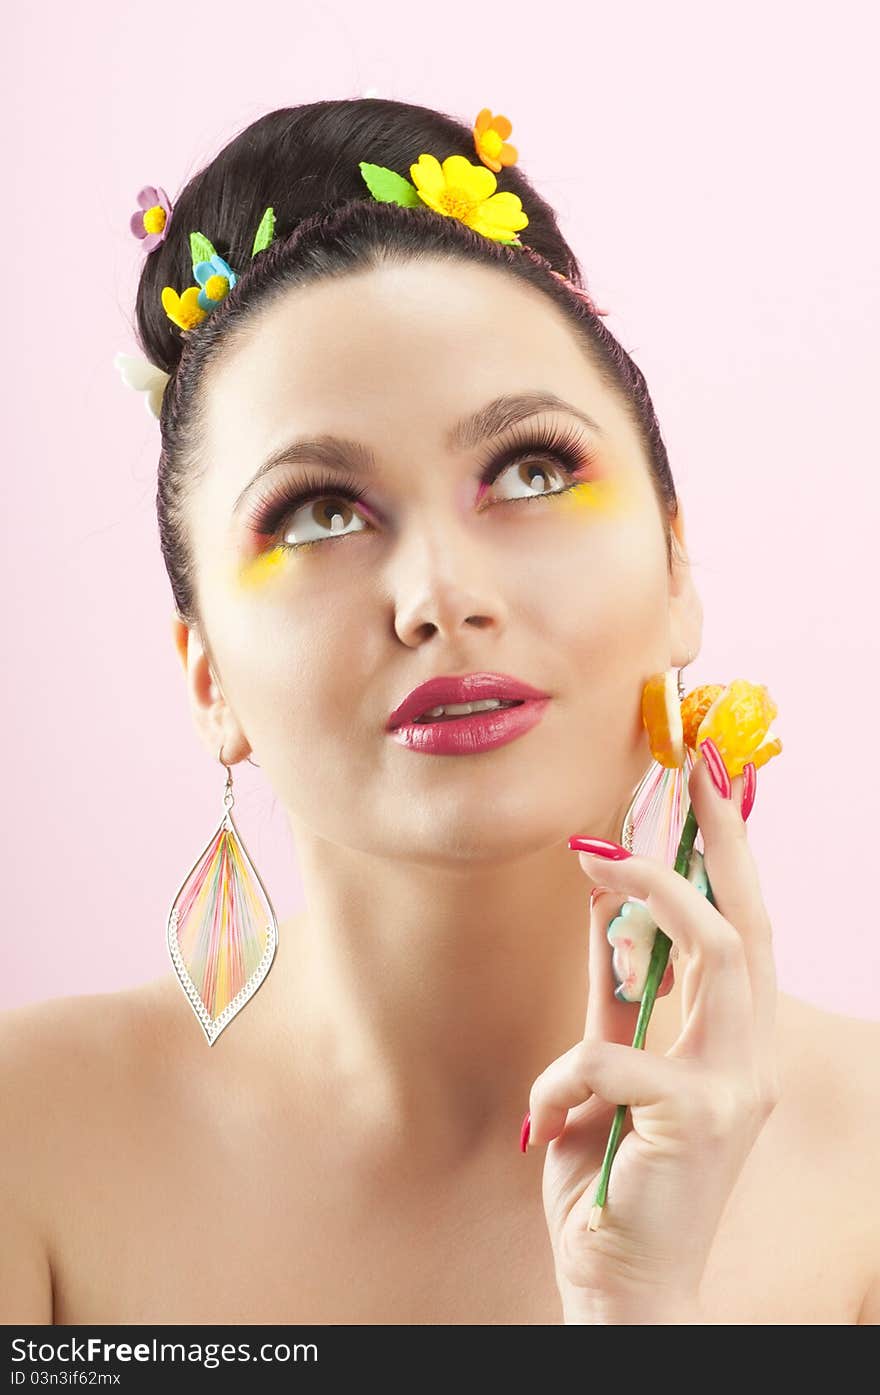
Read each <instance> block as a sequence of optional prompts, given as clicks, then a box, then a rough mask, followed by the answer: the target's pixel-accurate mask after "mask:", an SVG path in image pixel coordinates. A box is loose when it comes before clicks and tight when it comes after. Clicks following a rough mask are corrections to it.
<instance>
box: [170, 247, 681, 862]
mask: <svg viewBox="0 0 880 1395" xmlns="http://www.w3.org/2000/svg"><path fill="white" fill-rule="evenodd" d="M548 394H552V395H553V396H554V397H555V398H558V399H560V401H562V402H565V403H568V404H570V405H571V408H572V409H574V411H575V412H578V413H581V414H583V416H584V417H586V418H589V419H590V420H591V421H592V422H593V423H594V424H593V425H589V424H588V423H587V422H585V421H584V420H583V419H581V418H579V417H578V416H576V415H574V414H573V413H570V412H567V411H565V410H564V409H563V408H561V407H557V408H554V409H548V408H546V407H545V408H543V409H542V410H541V411H540V412H539V413H538V414H534V413H532V414H529V415H525V416H523V413H525V412H527V411H528V408H529V406H530V405H532V403H530V402H529V400H528V399H532V402H533V400H534V399H535V398H536V396H537V395H548ZM520 396H522V397H524V398H525V399H527V400H526V402H525V405H523V404H519V405H517V404H516V403H514V404H512V405H511V402H510V399H513V398H518V397H520ZM501 398H503V399H506V400H507V408H506V410H507V420H508V421H510V420H511V418H512V416H513V415H519V416H521V417H522V419H521V420H519V422H518V423H517V424H516V425H514V426H510V425H508V426H506V427H505V426H504V425H503V412H502V414H501V417H502V420H499V419H496V420H495V421H494V422H492V423H491V431H492V434H490V435H489V436H488V437H486V438H485V439H482V440H479V441H478V440H477V439H476V438H477V437H479V436H481V435H482V430H481V428H483V429H485V427H486V426H487V424H489V423H488V422H487V410H488V409H489V408H490V406H491V404H493V403H496V402H497V400H498V399H501ZM206 402H207V468H206V471H205V474H204V476H203V478H202V479H201V480H200V481H199V483H198V485H197V487H196V489H195V492H194V494H193V495H192V498H191V500H190V505H189V508H190V512H189V518H190V529H191V540H192V547H193V550H194V557H195V561H196V568H197V575H198V599H199V604H200V607H201V614H202V617H203V622H204V626H205V630H206V633H207V639H208V644H209V646H210V651H211V653H210V655H206V654H205V653H204V652H203V650H202V648H201V645H200V643H199V640H198V636H197V635H196V634H195V632H193V633H192V634H190V633H189V632H188V631H186V629H185V627H181V626H178V630H177V643H178V647H179V649H180V652H181V655H182V657H183V658H184V660H185V662H186V664H187V668H188V675H189V686H190V695H191V698H192V701H193V703H194V707H195V712H196V717H197V720H198V722H199V724H200V727H201V729H202V731H203V733H204V736H205V740H206V743H207V745H208V746H209V748H210V749H211V752H212V754H213V755H214V756H216V754H217V752H218V750H219V747H220V744H221V741H222V742H223V744H224V758H225V759H226V760H227V761H228V762H230V763H233V762H235V761H236V760H239V759H242V758H243V757H244V756H246V755H247V754H248V752H249V751H251V750H252V751H253V752H254V756H255V759H256V760H257V761H258V763H259V764H260V766H261V767H262V769H263V772H264V775H265V777H266V779H267V780H268V782H269V783H270V785H271V786H272V788H273V790H274V791H275V793H276V794H277V796H278V798H279V799H281V801H282V802H283V803H284V805H285V807H286V809H287V812H288V815H289V817H290V819H291V821H292V823H293V825H294V827H295V828H296V829H298V830H300V831H305V832H307V833H309V834H312V835H314V836H317V837H319V838H321V839H324V840H328V841H329V842H330V843H337V844H344V845H346V846H348V847H357V848H360V849H362V850H364V851H367V852H370V853H375V854H378V855H384V856H394V857H396V858H400V857H405V858H406V857H408V858H412V859H415V860H419V861H434V860H446V861H455V860H461V861H462V862H464V861H468V862H473V861H474V860H475V859H476V860H479V859H490V860H491V859H493V858H495V857H507V856H514V855H516V854H517V853H523V852H527V851H531V850H536V849H538V848H541V847H544V846H547V845H549V844H552V843H557V842H558V841H559V840H562V839H565V838H567V837H568V835H569V834H570V833H571V832H572V831H575V830H578V829H580V830H585V831H588V832H590V833H597V832H600V831H602V830H603V829H605V828H606V825H607V820H608V814H609V810H610V809H612V808H614V809H618V808H619V809H620V810H621V813H622V810H623V809H624V808H625V807H626V803H627V802H628V799H629V796H630V795H631V793H632V790H633V788H634V785H635V784H636V782H637V780H638V778H639V777H640V775H641V773H642V772H643V771H644V769H645V768H646V765H647V763H648V762H649V760H650V754H649V752H648V748H647V744H646V738H645V733H644V731H643V729H642V726H641V720H640V699H641V690H642V685H643V683H644V681H645V679H646V677H647V676H648V675H649V674H650V673H652V672H654V671H657V670H659V669H663V668H666V667H668V666H669V665H670V663H674V662H678V663H683V662H685V661H686V658H687V655H688V652H690V653H691V654H694V653H696V650H697V648H698V647H699V602H698V600H697V598H696V596H695V595H694V593H693V589H692V586H691V583H690V578H689V575H688V573H687V569H686V566H685V565H684V564H678V563H676V567H675V570H674V571H673V573H672V575H670V573H669V571H668V568H667V559H666V548H665V537H664V530H663V524H662V516H661V512H660V505H659V503H658V500H657V496H656V494H655V492H654V488H653V485H652V482H651V478H650V475H649V471H648V465H647V461H646V459H645V456H644V453H643V451H642V449H641V447H640V444H639V442H638V439H637V436H636V432H635V429H634V427H633V426H632V424H631V423H630V421H629V420H628V419H627V417H626V415H625V413H624V411H623V409H622V407H621V405H620V404H619V402H618V401H617V399H616V398H615V397H614V396H613V395H612V394H611V393H610V392H609V391H608V390H607V389H606V388H605V387H603V385H602V383H601V381H600V378H599V376H598V374H597V372H596V371H595V369H594V368H592V367H591V365H590V364H589V362H588V361H587V359H586V358H585V356H584V353H583V350H582V349H581V348H580V346H579V344H578V341H577V340H576V338H575V336H574V333H573V331H572V330H571V329H570V327H569V326H568V324H567V323H566V321H565V319H564V318H563V317H562V315H561V314H559V313H558V312H557V311H556V309H555V308H554V307H553V306H552V304H551V303H550V302H549V301H548V300H547V299H546V297H544V296H542V295H541V293H540V292H538V291H537V290H535V289H533V288H532V287H530V286H527V285H525V284H522V283H520V282H518V281H516V280H514V279H513V278H512V277H509V276H507V275H505V274H504V273H503V271H501V270H498V271H495V270H494V269H492V268H489V267H481V266H476V265H469V264H460V263H456V264H453V265H450V264H443V263H442V262H440V261H429V262H427V263H424V264H421V265H418V264H414V263H410V264H407V265H403V266H391V265H383V266H382V267H380V268H377V269H374V270H371V271H369V272H365V273H359V274H357V275H352V276H346V277H342V278H340V279H339V280H337V281H329V282H323V283H322V284H320V285H315V286H311V287H307V288H305V289H302V290H295V291H292V292H290V293H289V294H288V295H287V297H286V298H284V299H282V300H281V301H280V302H278V303H277V304H275V305H273V306H272V307H271V308H269V309H268V310H267V311H265V312H263V314H262V316H261V318H259V319H258V321H255V322H254V324H253V326H252V328H251V329H250V331H249V333H248V336H247V338H246V339H244V340H243V341H242V342H241V343H239V344H238V345H236V346H234V348H233V347H230V349H229V350H228V351H227V354H226V355H225V356H224V358H223V359H222V361H219V362H218V363H217V364H216V365H215V367H214V369H213V374H212V377H211V378H210V379H209V381H207V383H206ZM481 413H482V414H484V415H483V418H482V419H481V417H480V414H481ZM468 423H470V424H469V425H468ZM548 432H549V433H551V435H552V434H553V433H555V434H556V435H558V436H559V437H561V439H562V450H561V453H560V449H559V447H558V446H557V447H556V448H555V449H554V448H553V447H552V446H551V448H550V449H548V448H547V445H546V444H543V445H542V444H540V442H541V440H542V438H543V437H546V436H547V434H548ZM320 436H324V437H326V436H333V437H337V438H341V439H344V441H345V442H347V443H348V447H347V455H346V456H345V458H344V459H343V455H342V453H341V448H340V447H338V446H330V445H328V444H326V443H325V445H324V449H323V450H322V451H321V453H320V455H319V454H318V452H317V451H316V449H315V448H314V447H308V448H306V449H305V450H304V451H303V450H301V451H300V457H299V458H298V459H297V460H296V461H294V462H293V463H287V464H283V463H280V464H276V465H275V466H274V467H273V468H271V469H270V470H268V471H267V472H265V473H263V475H262V477H261V478H260V479H259V480H257V481H256V482H253V481H254V476H256V475H257V474H258V472H259V471H260V467H261V465H263V463H264V462H265V461H266V460H267V459H268V458H269V457H270V456H273V455H275V454H276V453H278V452H279V451H280V450H281V449H282V448H284V447H287V446H288V445H290V444H291V443H292V442H294V441H295V440H297V439H298V438H305V437H320ZM511 443H514V444H516V443H519V444H520V445H521V446H524V447H525V449H524V450H523V451H521V452H520V454H519V457H515V458H514V459H513V463H510V464H507V465H505V466H504V468H503V469H502V470H501V471H500V473H498V475H497V477H496V478H495V479H494V481H493V482H492V483H491V484H484V486H483V488H482V491H481V489H480V482H479V476H480V472H481V471H483V470H484V467H487V466H489V465H491V464H497V463H498V462H500V461H501V460H502V452H503V451H504V450H505V447H506V446H508V445H510V444H511ZM530 443H531V444H530ZM368 461H371V462H372V463H371V464H370V465H369V467H368V468H367V467H366V463H367V462H368ZM337 462H338V463H337ZM567 467H568V468H567ZM569 470H576V471H577V474H576V475H574V476H572V475H571V474H570V473H569V472H568V471H569ZM306 477H308V480H309V482H313V481H314V480H315V479H317V480H318V482H319V484H320V486H321V490H320V497H312V498H311V500H310V501H309V502H306V503H304V504H303V503H300V504H297V503H296V502H295V496H296V493H297V491H298V490H299V489H300V488H302V487H303V486H304V481H305V478H306ZM347 479H350V480H352V481H353V482H354V483H355V484H356V485H357V486H358V487H360V488H362V489H363V490H364V495H363V498H362V500H359V501H357V502H355V501H352V500H350V499H347V498H346V497H345V495H344V493H343V495H342V496H341V497H340V494H339V491H340V489H341V487H342V486H343V484H344V483H345V481H346V480H347ZM324 481H326V487H324ZM572 483H575V484H576V485H577V487H576V488H574V489H572V490H571V491H570V492H569V493H568V494H560V493H559V492H558V491H561V490H562V489H563V488H564V487H565V486H566V485H569V484H572ZM551 495H555V496H556V497H550V496H551ZM536 496H540V497H536ZM267 499H268V501H269V503H270V504H271V505H272V506H273V513H272V517H271V519H270V520H269V522H268V523H266V522H265V521H264V518H265V509H264V503H265V501H266V500H267ZM275 505H277V507H275ZM261 515H262V517H261ZM255 519H256V522H255V521H254V520H255ZM260 529H262V530H263V531H260ZM306 542H308V543H309V544H311V545H309V546H302V545H300V546H295V544H296V543H300V544H302V543H306ZM211 659H213V662H214V664H215V665H216V667H215V668H214V669H212V667H211ZM474 671H492V672H496V673H498V672H500V673H503V674H509V675H513V676H514V677H516V678H519V679H522V680H525V681H526V682H527V683H530V684H532V685H533V686H534V687H535V688H538V689H540V690H541V691H543V692H544V693H547V694H549V695H550V699H551V700H550V701H549V702H548V703H547V704H546V707H545V710H544V715H543V717H542V719H541V720H540V721H539V722H538V723H537V725H535V726H533V727H532V728H531V729H530V730H529V731H527V732H526V733H525V734H524V735H522V736H520V737H518V738H517V739H515V740H512V741H508V742H507V743H506V744H503V745H500V746H496V747H494V748H492V749H488V750H481V751H477V752H473V753H471V754H467V755H438V754H424V753H422V752H418V751H414V750H412V749H409V748H407V747H406V746H404V745H401V744H400V743H399V742H398V741H397V740H395V739H394V737H393V736H392V735H390V734H389V732H388V730H387V722H388V718H389V715H390V713H391V711H392V709H393V708H395V707H396V706H397V704H398V703H399V702H400V701H401V699H402V698H403V697H404V696H405V694H406V693H408V692H409V691H410V690H411V689H412V688H414V687H415V686H416V685H417V684H420V683H422V682H424V681H425V680H426V679H428V678H432V677H435V676H437V675H447V676H448V675H461V674H465V673H471V672H474ZM212 677H213V678H214V680H215V681H214V683H212ZM607 831H608V832H609V833H611V834H612V836H613V834H614V832H618V833H619V827H617V828H616V829H614V828H609V829H607Z"/></svg>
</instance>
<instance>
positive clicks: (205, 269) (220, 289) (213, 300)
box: [193, 252, 238, 311]
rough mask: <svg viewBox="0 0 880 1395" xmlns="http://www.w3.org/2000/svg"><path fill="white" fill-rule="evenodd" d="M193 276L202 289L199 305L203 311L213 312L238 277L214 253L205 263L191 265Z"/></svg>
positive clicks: (226, 263)
mask: <svg viewBox="0 0 880 1395" xmlns="http://www.w3.org/2000/svg"><path fill="white" fill-rule="evenodd" d="M193 276H194V277H195V278H196V280H197V281H198V283H199V285H200V286H201V287H202V289H201V291H200V292H199V297H198V300H199V305H200V306H201V308H202V309H203V310H207V311H210V310H213V309H214V307H215V305H219V303H220V301H221V300H225V298H226V296H228V294H229V292H230V291H231V290H232V287H233V286H234V285H235V283H236V281H237V280H238V277H237V276H236V274H235V272H234V271H233V270H232V267H231V266H230V265H229V263H228V262H225V261H224V260H223V258H222V257H218V256H217V253H216V252H215V253H214V254H213V256H211V257H209V258H208V259H207V260H206V261H200V262H196V263H195V264H194V265H193Z"/></svg>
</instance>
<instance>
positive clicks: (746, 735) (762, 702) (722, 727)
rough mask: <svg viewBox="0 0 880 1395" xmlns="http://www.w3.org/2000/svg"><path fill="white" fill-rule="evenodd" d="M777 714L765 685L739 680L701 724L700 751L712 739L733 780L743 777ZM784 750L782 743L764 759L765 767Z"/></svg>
mask: <svg viewBox="0 0 880 1395" xmlns="http://www.w3.org/2000/svg"><path fill="white" fill-rule="evenodd" d="M777 711H778V708H777V706H776V703H775V702H774V701H773V699H772V698H771V696H770V694H769V692H768V690H767V688H766V687H764V686H763V684H757V683H748V682H746V680H745V679H744V678H735V679H734V680H733V682H732V683H729V684H728V685H727V687H726V688H725V689H724V691H723V692H722V693H721V695H720V696H719V697H718V698H716V699H715V701H714V702H713V703H712V706H711V707H710V708H709V710H708V712H707V713H706V715H705V717H704V718H703V720H702V722H701V723H700V725H699V728H698V730H697V748H698V749H699V746H700V744H701V743H702V742H703V741H705V740H706V739H707V738H708V737H711V739H712V740H713V741H714V743H715V745H716V746H717V747H718V750H719V751H720V753H721V758H722V760H723V761H724V764H725V766H726V767H727V773H728V775H730V777H731V779H732V778H733V777H734V776H735V775H741V774H742V770H743V766H744V765H747V764H748V762H749V761H750V760H753V759H754V757H755V755H756V753H757V752H758V750H759V749H760V747H761V745H762V743H763V741H764V739H765V737H766V736H767V733H768V731H769V729H770V723H771V722H772V721H773V718H774V717H775V716H776V714H777ZM772 740H773V741H775V740H776V738H773V739H772ZM781 749H782V744H781V742H780V743H779V747H778V750H771V751H770V752H769V754H767V755H765V756H763V757H762V762H761V763H762V764H764V763H765V762H766V761H767V760H769V759H770V758H771V756H772V755H777V754H778V753H779V750H781ZM756 764H757V762H756Z"/></svg>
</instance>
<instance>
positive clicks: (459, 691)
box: [388, 673, 550, 731]
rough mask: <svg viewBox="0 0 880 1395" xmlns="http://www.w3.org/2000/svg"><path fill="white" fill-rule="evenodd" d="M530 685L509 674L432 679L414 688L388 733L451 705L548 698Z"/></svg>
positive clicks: (397, 709) (393, 716)
mask: <svg viewBox="0 0 880 1395" xmlns="http://www.w3.org/2000/svg"><path fill="white" fill-rule="evenodd" d="M549 696H550V695H549V693H542V692H540V691H539V689H538V688H533V687H532V686H531V684H530V683H524V682H523V681H522V680H521V679H520V678H512V677H511V676H510V674H509V673H463V674H460V675H458V676H455V675H452V674H451V675H449V676H448V677H444V676H442V675H441V676H440V677H438V678H429V679H428V681H427V683H420V684H419V686H418V687H417V688H413V690H412V692H411V693H407V695H406V697H405V698H404V699H403V701H402V702H401V703H399V705H398V706H397V707H395V709H394V711H393V712H392V713H391V716H390V717H389V718H388V730H389V731H393V730H394V728H395V727H400V726H403V725H404V723H406V722H411V721H413V720H414V719H415V718H416V717H421V715H422V714H423V713H424V712H430V710H431V708H432V707H441V706H445V705H446V704H447V703H460V702H478V701H479V700H480V699H481V698H501V699H502V701H512V700H514V699H517V700H525V699H526V698H546V697H549Z"/></svg>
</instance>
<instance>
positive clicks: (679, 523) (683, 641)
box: [669, 503, 703, 668]
mask: <svg viewBox="0 0 880 1395" xmlns="http://www.w3.org/2000/svg"><path fill="white" fill-rule="evenodd" d="M669 634H670V639H671V643H672V652H671V655H670V662H671V665H672V667H674V668H683V667H684V666H685V665H686V664H689V663H692V662H693V660H694V659H695V658H696V657H697V655H698V654H699V652H700V647H701V645H702V642H703V603H702V601H701V600H700V597H699V595H698V594H697V588H696V586H695V585H694V579H693V575H692V573H691V565H690V560H689V558H688V553H687V546H686V543H685V536H684V517H683V514H682V508H681V504H680V503H679V505H678V512H677V514H676V516H675V518H674V519H673V520H672V563H671V574H670V578H669Z"/></svg>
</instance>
